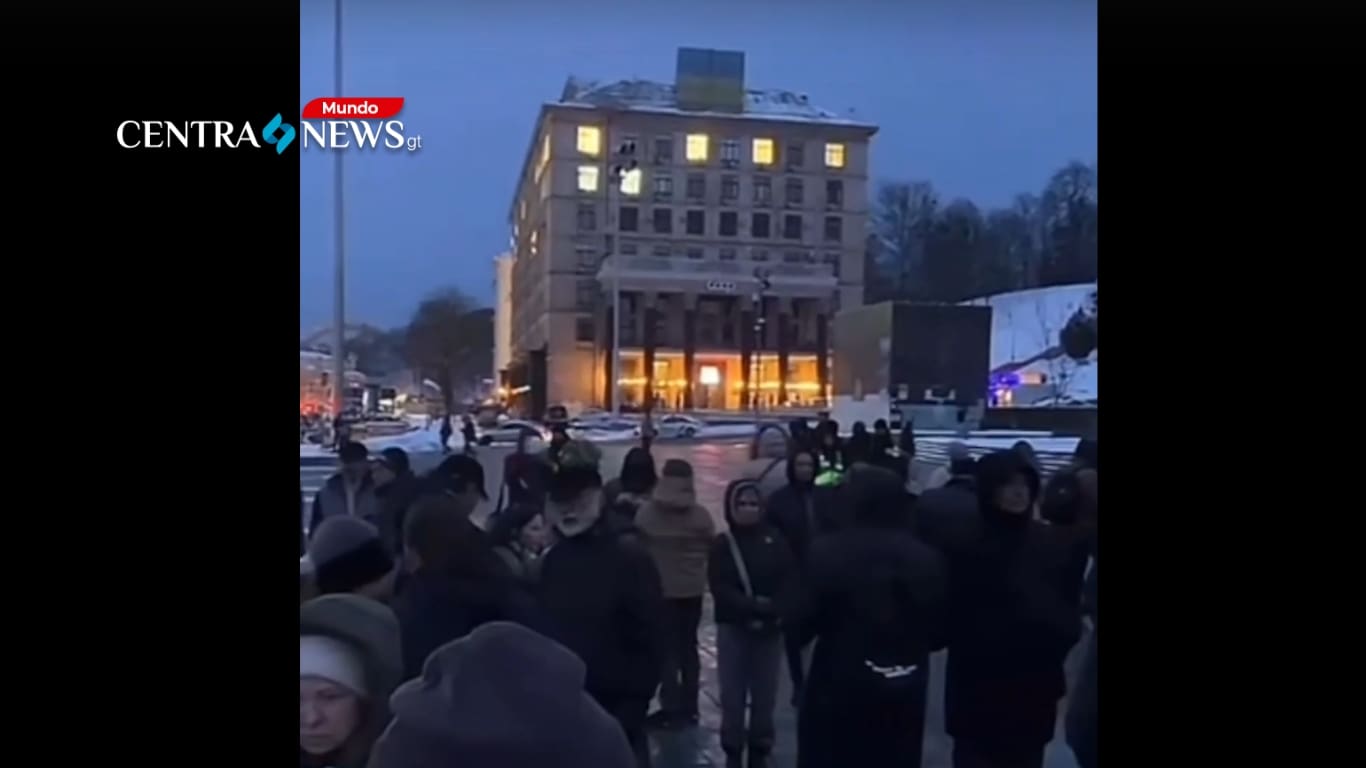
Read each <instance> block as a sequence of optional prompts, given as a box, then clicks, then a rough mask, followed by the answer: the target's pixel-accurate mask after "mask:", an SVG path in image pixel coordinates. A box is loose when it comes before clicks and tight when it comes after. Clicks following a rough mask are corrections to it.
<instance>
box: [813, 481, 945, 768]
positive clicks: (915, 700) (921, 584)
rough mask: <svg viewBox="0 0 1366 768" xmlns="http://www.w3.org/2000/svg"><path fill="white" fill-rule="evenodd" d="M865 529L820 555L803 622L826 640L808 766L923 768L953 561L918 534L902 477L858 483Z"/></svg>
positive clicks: (835, 539) (846, 533)
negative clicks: (947, 564)
mask: <svg viewBox="0 0 1366 768" xmlns="http://www.w3.org/2000/svg"><path fill="white" fill-rule="evenodd" d="M848 491H849V498H850V499H851V500H852V502H853V504H854V514H855V521H854V525H853V526H852V527H850V528H847V529H845V530H841V531H838V532H835V533H832V534H830V535H828V536H824V537H822V538H820V539H818V540H817V541H816V542H815V543H814V544H812V546H811V552H810V555H809V558H808V563H807V573H806V578H805V580H804V582H803V585H802V590H801V598H800V599H799V600H798V601H797V604H796V607H795V608H794V611H793V614H792V624H793V630H794V631H795V632H796V634H797V636H798V639H799V640H800V641H801V642H802V643H806V642H810V641H813V640H814V641H815V643H816V646H815V650H814V653H813V654H812V659H811V670H810V673H809V678H808V680H807V684H806V689H805V690H804V691H803V693H802V702H801V707H800V710H799V714H798V720H797V741H798V754H797V766H798V768H848V767H850V766H868V767H869V768H873V767H878V768H881V767H884V766H896V768H918V767H919V765H920V759H921V746H922V741H923V736H924V721H925V710H926V694H927V691H928V687H927V685H928V681H929V657H930V654H931V653H932V652H934V651H935V650H938V649H939V648H942V647H943V645H944V639H945V636H946V629H947V626H946V605H945V597H946V585H945V577H944V570H943V566H942V562H941V559H940V557H939V555H938V554H937V553H935V552H934V550H932V549H930V548H929V547H927V546H926V545H924V544H922V543H921V542H920V541H919V540H917V539H916V538H915V536H914V535H913V534H912V533H911V531H910V529H909V527H908V526H907V525H906V516H905V505H906V491H905V488H904V487H903V486H902V483H901V480H900V478H899V477H898V476H897V475H896V474H895V473H893V472H889V471H887V470H884V469H878V468H867V469H865V470H864V471H861V472H858V473H856V474H855V475H853V476H852V477H851V478H850V480H849V488H848Z"/></svg>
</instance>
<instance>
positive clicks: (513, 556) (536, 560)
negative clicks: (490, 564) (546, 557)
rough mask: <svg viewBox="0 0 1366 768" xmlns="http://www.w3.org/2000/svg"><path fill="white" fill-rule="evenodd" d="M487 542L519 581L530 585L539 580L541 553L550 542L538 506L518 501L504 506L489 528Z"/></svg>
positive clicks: (543, 552) (548, 533)
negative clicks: (512, 505) (522, 503)
mask: <svg viewBox="0 0 1366 768" xmlns="http://www.w3.org/2000/svg"><path fill="white" fill-rule="evenodd" d="M489 542H490V543H491V544H493V551H494V552H496V553H498V556H499V557H501V558H503V562H504V563H505V564H507V566H508V569H509V570H510V571H512V577H513V579H515V580H516V581H517V582H518V583H519V584H522V585H524V586H528V587H530V586H531V585H534V584H535V583H536V582H537V581H539V580H540V577H541V556H542V555H543V554H545V549H546V546H547V545H548V544H549V543H550V532H549V529H548V528H547V527H546V524H545V517H544V516H543V515H542V514H541V511H540V509H538V508H537V507H533V506H530V505H518V506H514V507H510V508H508V509H505V510H503V512H502V513H501V514H499V515H498V516H497V517H496V518H494V519H493V523H492V526H491V527H490V528H489Z"/></svg>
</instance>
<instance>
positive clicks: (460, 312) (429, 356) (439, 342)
mask: <svg viewBox="0 0 1366 768" xmlns="http://www.w3.org/2000/svg"><path fill="white" fill-rule="evenodd" d="M492 347H493V313H492V310H489V309H486V308H476V307H475V305H474V302H473V301H471V300H470V298H469V297H468V296H466V295H464V294H463V293H461V292H460V291H458V290H456V289H453V288H452V289H444V290H441V291H438V292H437V293H434V294H432V295H431V296H429V297H427V298H426V299H424V300H423V301H422V303H421V304H420V305H418V308H417V311H416V312H414V313H413V319H412V321H411V322H409V323H408V328H407V330H406V332H405V334H404V344H403V353H404V357H405V359H406V360H407V362H408V364H409V365H410V366H412V367H413V368H415V369H417V370H418V371H419V372H420V374H421V375H422V376H424V377H426V378H429V379H431V380H432V381H434V382H436V385H437V386H439V387H440V388H441V397H442V399H443V400H444V404H445V406H446V411H447V413H449V412H451V410H452V408H453V406H454V400H455V390H456V387H457V385H459V384H460V383H462V382H466V381H468V380H470V379H471V378H473V377H475V376H478V375H481V374H482V373H484V372H485V371H487V370H488V369H489V367H490V365H491V362H490V361H489V355H490V354H491V353H490V350H491V349H492Z"/></svg>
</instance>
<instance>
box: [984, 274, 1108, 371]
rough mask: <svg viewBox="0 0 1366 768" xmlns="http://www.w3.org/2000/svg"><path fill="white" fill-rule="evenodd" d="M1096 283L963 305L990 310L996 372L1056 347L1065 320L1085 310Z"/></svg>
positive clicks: (1012, 293)
mask: <svg viewBox="0 0 1366 768" xmlns="http://www.w3.org/2000/svg"><path fill="white" fill-rule="evenodd" d="M1095 292H1096V283H1081V284H1077V285H1056V286H1052V287H1049V288H1032V289H1030V290H1026V291H1012V292H1010V293H998V294H996V295H994V296H987V297H984V298H980V299H972V300H969V301H965V302H963V303H964V304H975V305H979V306H981V305H986V306H990V307H991V368H992V370H996V369H997V368H1000V367H1002V366H1005V365H1009V364H1011V363H1019V362H1023V361H1025V360H1028V359H1029V358H1031V357H1034V356H1036V355H1039V354H1040V353H1042V352H1044V351H1045V350H1047V349H1048V348H1049V347H1052V346H1055V345H1057V344H1058V343H1059V342H1058V333H1059V332H1060V331H1061V330H1062V329H1063V327H1064V326H1066V325H1067V320H1068V319H1069V318H1071V317H1072V315H1073V314H1074V313H1075V312H1076V311H1077V310H1078V309H1080V308H1082V307H1084V306H1087V305H1088V303H1089V302H1090V298H1091V295H1092V294H1094V293H1095Z"/></svg>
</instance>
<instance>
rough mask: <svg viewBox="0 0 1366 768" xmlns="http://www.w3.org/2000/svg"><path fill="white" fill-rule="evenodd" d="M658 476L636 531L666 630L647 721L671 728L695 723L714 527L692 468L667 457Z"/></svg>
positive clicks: (637, 523) (686, 463)
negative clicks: (657, 586)
mask: <svg viewBox="0 0 1366 768" xmlns="http://www.w3.org/2000/svg"><path fill="white" fill-rule="evenodd" d="M662 474H663V476H662V477H660V479H659V484H658V485H656V486H655V492H654V496H653V497H652V498H651V499H650V501H648V502H646V504H645V506H643V507H641V508H640V512H639V513H638V514H637V515H636V527H637V528H638V529H639V530H640V535H641V538H642V540H643V542H644V544H645V549H646V551H648V552H649V553H650V556H651V558H653V560H654V563H655V567H656V568H658V570H659V578H660V581H661V583H662V585H663V592H664V607H665V624H666V627H667V629H666V633H667V634H666V637H665V642H666V646H665V652H666V655H665V663H664V668H663V679H662V680H661V681H660V688H659V703H660V710H659V712H658V713H656V714H655V715H653V716H652V718H653V719H652V720H651V722H652V723H655V724H658V725H662V726H674V725H684V724H688V723H693V724H695V723H696V722H697V695H698V691H699V680H700V677H701V670H702V667H701V663H700V661H699V660H698V657H697V626H698V624H700V623H701V621H702V596H703V595H705V594H706V592H707V553H708V552H710V551H711V546H712V541H713V539H715V538H716V523H715V522H713V520H712V517H711V513H709V512H707V510H705V509H703V508H702V507H701V506H700V505H699V504H698V503H697V492H696V490H695V489H694V487H693V470H692V465H691V464H689V463H688V462H686V461H683V460H682V459H669V460H668V461H666V462H664V468H663V473H662Z"/></svg>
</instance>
